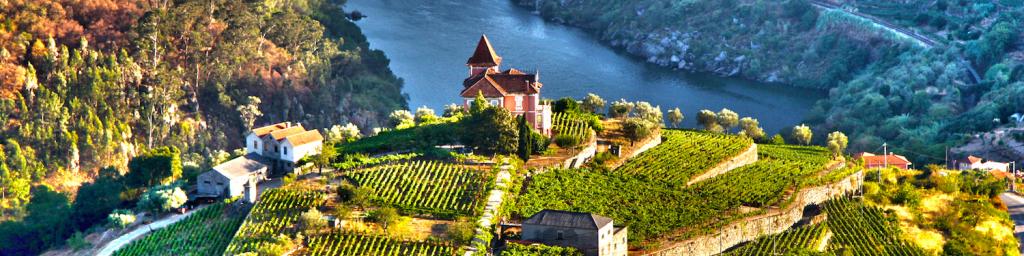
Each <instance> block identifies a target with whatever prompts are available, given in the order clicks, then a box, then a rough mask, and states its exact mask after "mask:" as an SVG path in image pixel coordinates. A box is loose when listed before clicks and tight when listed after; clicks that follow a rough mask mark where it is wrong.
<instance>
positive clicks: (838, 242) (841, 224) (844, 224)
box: [825, 198, 925, 255]
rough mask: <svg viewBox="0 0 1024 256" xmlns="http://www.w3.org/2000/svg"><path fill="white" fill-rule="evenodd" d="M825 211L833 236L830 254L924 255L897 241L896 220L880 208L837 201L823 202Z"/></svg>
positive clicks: (897, 229)
mask: <svg viewBox="0 0 1024 256" xmlns="http://www.w3.org/2000/svg"><path fill="white" fill-rule="evenodd" d="M825 212H826V213H828V220H827V221H826V222H825V223H826V225H828V227H829V229H830V230H832V233H833V234H834V235H833V237H832V240H831V242H830V243H829V250H830V251H836V252H841V253H843V252H851V253H853V254H857V255H861V254H870V253H883V254H886V255H925V252H924V250H922V249H921V248H918V247H917V246H914V245H912V244H911V243H909V242H908V241H905V240H903V239H902V238H900V228H899V226H898V225H897V223H896V220H895V219H894V218H891V217H889V216H888V215H887V214H886V213H884V212H882V209H879V208H875V207H870V206H865V205H864V204H863V203H861V202H859V201H854V200H851V199H845V198H840V199H836V200H832V201H829V202H827V203H825ZM866 237H870V238H871V239H865V238H866Z"/></svg>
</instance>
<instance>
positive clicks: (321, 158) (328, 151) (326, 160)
mask: <svg viewBox="0 0 1024 256" xmlns="http://www.w3.org/2000/svg"><path fill="white" fill-rule="evenodd" d="M337 156H338V150H337V149H336V148H335V147H334V143H331V142H327V143H324V144H323V146H321V149H320V154H316V155H314V156H313V163H314V164H316V166H317V173H320V174H323V173H324V166H327V165H329V164H331V161H332V160H334V158H335V157H337Z"/></svg>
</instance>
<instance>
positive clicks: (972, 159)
mask: <svg viewBox="0 0 1024 256" xmlns="http://www.w3.org/2000/svg"><path fill="white" fill-rule="evenodd" d="M981 160H982V158H981V157H976V156H967V162H968V163H971V164H976V163H981Z"/></svg>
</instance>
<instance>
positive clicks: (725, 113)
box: [716, 108, 740, 131]
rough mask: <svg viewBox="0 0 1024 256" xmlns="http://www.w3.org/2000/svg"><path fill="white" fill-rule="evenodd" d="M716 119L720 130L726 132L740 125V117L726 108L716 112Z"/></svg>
mask: <svg viewBox="0 0 1024 256" xmlns="http://www.w3.org/2000/svg"><path fill="white" fill-rule="evenodd" d="M716 119H718V125H721V126H722V129H725V130H726V131H729V130H732V128H733V127H736V125H738V124H739V123H740V115H739V114H736V112H733V111H732V110H729V109H727V108H723V109H722V110H720V111H718V114H716Z"/></svg>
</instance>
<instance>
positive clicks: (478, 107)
mask: <svg viewBox="0 0 1024 256" xmlns="http://www.w3.org/2000/svg"><path fill="white" fill-rule="evenodd" d="M490 107H491V104H490V103H487V98H484V93H483V91H478V92H476V98H473V104H471V105H469V114H470V115H475V114H478V113H481V112H483V111H484V110H485V109H488V108H490Z"/></svg>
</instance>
